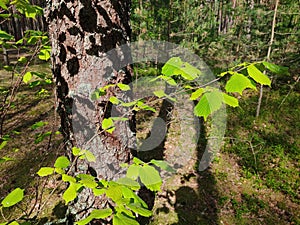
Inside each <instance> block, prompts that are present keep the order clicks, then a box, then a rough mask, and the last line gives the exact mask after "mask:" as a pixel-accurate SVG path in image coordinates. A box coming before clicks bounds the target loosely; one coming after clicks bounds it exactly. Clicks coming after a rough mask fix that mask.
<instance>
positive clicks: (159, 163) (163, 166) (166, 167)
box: [150, 159, 175, 173]
mask: <svg viewBox="0 0 300 225" xmlns="http://www.w3.org/2000/svg"><path fill="white" fill-rule="evenodd" d="M150 162H151V163H152V164H154V165H155V166H157V167H160V168H161V169H163V170H165V171H167V172H170V173H174V172H175V170H174V169H173V168H172V167H171V166H170V165H169V164H168V163H167V162H166V161H163V160H155V159H152V160H151V161H150Z"/></svg>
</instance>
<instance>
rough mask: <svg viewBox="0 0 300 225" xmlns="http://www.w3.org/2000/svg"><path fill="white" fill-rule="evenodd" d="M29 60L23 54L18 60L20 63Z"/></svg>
mask: <svg viewBox="0 0 300 225" xmlns="http://www.w3.org/2000/svg"><path fill="white" fill-rule="evenodd" d="M27 61H28V60H27V58H26V57H24V56H22V57H20V58H19V59H18V62H20V63H22V64H25V63H26V62H27Z"/></svg>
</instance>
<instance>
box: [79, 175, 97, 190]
mask: <svg viewBox="0 0 300 225" xmlns="http://www.w3.org/2000/svg"><path fill="white" fill-rule="evenodd" d="M77 177H78V178H80V181H79V183H81V184H82V185H83V186H85V187H88V188H95V187H97V186H98V184H97V183H96V181H95V177H93V176H91V175H89V174H78V175H77Z"/></svg>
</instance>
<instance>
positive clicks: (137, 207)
mask: <svg viewBox="0 0 300 225" xmlns="http://www.w3.org/2000/svg"><path fill="white" fill-rule="evenodd" d="M126 206H127V207H128V208H129V209H131V210H132V211H133V212H135V213H138V214H140V215H141V216H145V217H149V216H152V211H150V210H148V209H146V208H144V207H143V206H142V205H141V204H140V203H130V204H128V205H126Z"/></svg>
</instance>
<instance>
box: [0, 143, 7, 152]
mask: <svg viewBox="0 0 300 225" xmlns="http://www.w3.org/2000/svg"><path fill="white" fill-rule="evenodd" d="M6 144H7V141H2V143H1V144H0V150H1V149H2V148H4V147H5V145H6Z"/></svg>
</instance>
